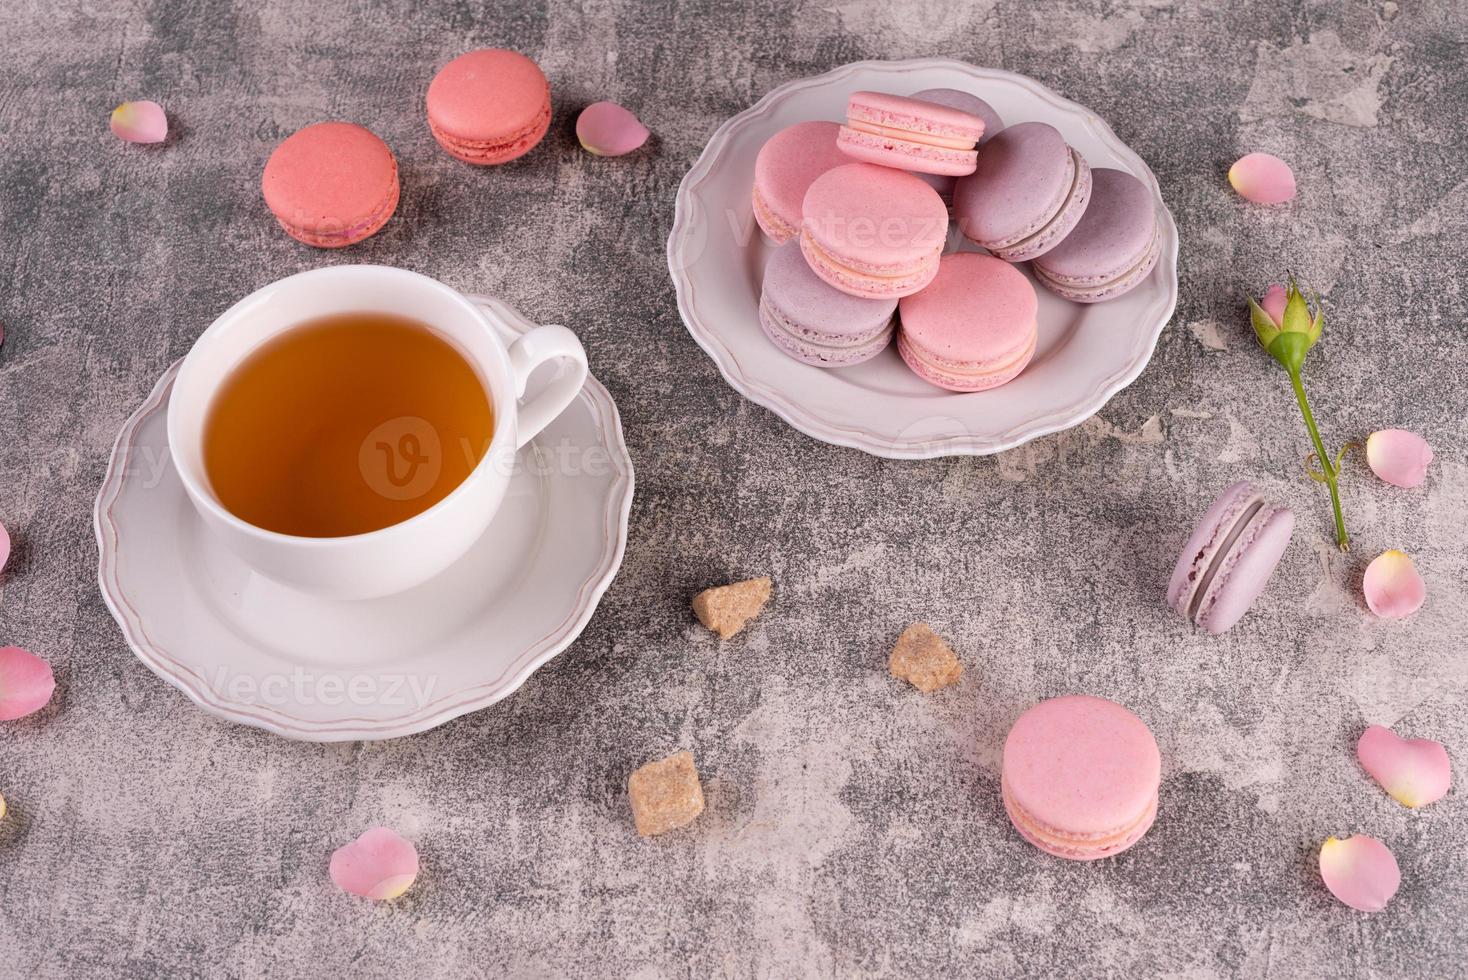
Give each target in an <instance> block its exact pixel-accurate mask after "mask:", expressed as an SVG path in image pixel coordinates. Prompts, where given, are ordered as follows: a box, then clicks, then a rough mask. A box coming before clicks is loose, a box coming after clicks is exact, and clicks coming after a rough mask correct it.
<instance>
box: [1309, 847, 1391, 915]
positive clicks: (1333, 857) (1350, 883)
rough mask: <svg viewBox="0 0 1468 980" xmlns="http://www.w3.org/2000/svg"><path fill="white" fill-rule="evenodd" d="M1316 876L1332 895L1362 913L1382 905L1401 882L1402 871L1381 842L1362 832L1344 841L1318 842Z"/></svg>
mask: <svg viewBox="0 0 1468 980" xmlns="http://www.w3.org/2000/svg"><path fill="white" fill-rule="evenodd" d="M1320 877H1321V878H1323V879H1325V887H1326V888H1329V889H1330V893H1331V894H1332V895H1334V896H1335V897H1336V898H1338V899H1340V900H1341V901H1342V902H1344V903H1346V904H1347V905H1349V906H1350V907H1351V908H1353V909H1358V910H1360V911H1362V912H1380V911H1381V910H1382V909H1384V908H1386V906H1387V903H1388V902H1390V901H1391V900H1392V896H1393V895H1395V894H1396V893H1397V887H1398V886H1399V885H1401V883H1402V872H1401V871H1400V870H1399V869H1398V868H1397V859H1396V858H1394V857H1392V852H1391V851H1389V850H1387V849H1386V845H1385V844H1383V843H1382V842H1381V841H1379V840H1377V839H1376V838H1374V837H1367V836H1365V835H1363V834H1356V835H1355V836H1354V837H1347V838H1346V839H1345V840H1337V839H1336V838H1334V837H1332V838H1330V839H1329V840H1327V841H1326V842H1325V843H1324V844H1322V845H1321V846H1320Z"/></svg>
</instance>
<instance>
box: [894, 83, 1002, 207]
mask: <svg viewBox="0 0 1468 980" xmlns="http://www.w3.org/2000/svg"><path fill="white" fill-rule="evenodd" d="M912 97H913V98H914V99H917V100H918V101H919V102H935V103H937V104H938V105H946V106H948V107H949V108H950V109H957V110H958V111H960V112H966V113H968V114H969V115H971V116H977V117H978V118H979V119H982V120H983V121H984V135H982V136H980V137H979V146H980V147H982V146H983V145H984V144H985V143H987V142H988V141H989V140H991V139H993V138H994V136H995V134H997V133H998V132H999V131H1000V130H1001V129H1003V128H1004V120H1003V119H1001V118H999V113H997V112H995V111H994V107H993V106H991V105H989V103H987V102H985V101H984V100H983V99H981V98H979V97H978V96H977V95H972V94H970V93H968V92H962V91H959V90H958V89H956V88H925V89H923V90H922V91H921V92H914V93H913V94H912ZM918 176H919V177H921V178H922V179H923V180H924V182H926V183H927V185H928V186H929V187H931V188H933V190H935V191H937V192H938V196H939V197H941V198H942V199H943V203H944V204H946V205H948V206H949V207H950V208H951V207H953V188H954V186H955V185H956V184H957V183H958V178H957V177H955V176H953V175H952V174H924V173H919V174H918Z"/></svg>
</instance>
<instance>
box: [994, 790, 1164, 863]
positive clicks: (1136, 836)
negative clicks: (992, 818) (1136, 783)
mask: <svg viewBox="0 0 1468 980" xmlns="http://www.w3.org/2000/svg"><path fill="white" fill-rule="evenodd" d="M999 793H1000V797H1001V799H1002V800H1003V802H1004V809H1005V812H1006V813H1008V814H1009V820H1010V823H1012V824H1014V828H1015V829H1016V830H1018V831H1019V832H1020V834H1021V835H1022V836H1023V837H1024V838H1025V839H1026V840H1028V841H1029V842H1030V843H1031V844H1034V845H1035V846H1036V847H1038V848H1040V850H1042V851H1045V852H1046V853H1048V854H1054V855H1056V856H1058V857H1067V858H1071V859H1074V860H1081V861H1090V860H1095V859H1097V858H1103V857H1110V856H1111V855H1113V854H1119V853H1121V852H1122V851H1124V850H1126V849H1127V848H1129V847H1131V846H1132V845H1133V844H1135V843H1136V842H1137V841H1139V840H1141V839H1142V836H1143V835H1144V834H1146V833H1147V831H1148V830H1150V829H1151V827H1152V824H1153V822H1154V821H1155V820H1156V819H1157V802H1158V797H1157V794H1155V793H1154V794H1153V795H1152V798H1151V800H1150V801H1148V804H1147V808H1146V809H1145V810H1143V811H1142V813H1141V815H1140V816H1138V817H1137V818H1136V819H1135V820H1133V821H1131V822H1130V823H1128V824H1125V825H1124V826H1122V827H1119V828H1117V829H1116V830H1110V831H1105V832H1103V833H1098V834H1086V833H1071V832H1068V831H1064V830H1060V829H1058V828H1055V827H1050V826H1048V825H1046V824H1045V823H1043V822H1042V821H1040V820H1037V819H1035V816H1034V814H1032V813H1030V812H1029V811H1028V810H1026V809H1025V808H1024V807H1022V806H1021V805H1020V804H1019V803H1018V802H1017V801H1016V800H1015V798H1014V795H1013V793H1012V792H1011V791H1010V788H1009V783H1008V782H1006V781H1005V780H1004V779H1003V777H1001V778H1000V780H999Z"/></svg>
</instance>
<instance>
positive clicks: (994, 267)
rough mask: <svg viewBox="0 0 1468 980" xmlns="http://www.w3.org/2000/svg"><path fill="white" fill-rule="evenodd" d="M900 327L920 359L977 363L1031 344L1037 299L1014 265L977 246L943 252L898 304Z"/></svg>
mask: <svg viewBox="0 0 1468 980" xmlns="http://www.w3.org/2000/svg"><path fill="white" fill-rule="evenodd" d="M899 309H900V312H901V317H902V332H903V334H904V335H905V336H906V337H907V340H908V342H909V343H910V344H912V345H913V346H914V347H916V348H917V349H918V351H920V352H921V353H922V354H924V355H926V356H925V357H924V360H934V361H941V362H945V363H947V364H950V365H954V366H971V367H977V368H982V367H984V366H986V365H996V364H997V365H1004V364H1008V363H1009V362H1011V361H1013V360H1014V359H1015V357H1017V356H1018V355H1019V354H1020V353H1021V352H1022V351H1024V350H1025V349H1026V348H1033V346H1034V342H1035V333H1036V315H1037V312H1038V310H1039V300H1038V299H1037V297H1036V296H1035V287H1034V286H1032V285H1030V281H1029V279H1027V278H1025V275H1024V274H1023V273H1022V272H1020V271H1019V270H1018V269H1016V268H1014V266H1012V265H1010V264H1009V263H1007V262H1004V261H1001V260H999V259H996V258H994V257H992V256H989V255H980V254H978V253H976V252H953V253H950V254H948V255H945V256H943V258H942V259H941V260H940V261H939V264H938V275H937V276H936V277H935V278H934V279H933V282H932V283H931V284H930V285H929V286H928V287H927V288H926V289H924V290H923V291H922V292H920V293H917V294H915V295H912V296H907V297H904V298H903V299H902V301H901V302H900V304H899Z"/></svg>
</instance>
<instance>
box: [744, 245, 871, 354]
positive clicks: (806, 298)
mask: <svg viewBox="0 0 1468 980" xmlns="http://www.w3.org/2000/svg"><path fill="white" fill-rule="evenodd" d="M896 312H897V300H896V299H893V298H891V297H889V298H887V299H866V298H863V297H860V296H852V295H850V294H848V293H843V292H842V291H841V290H839V289H837V288H835V287H834V286H832V285H830V284H828V283H827V282H826V281H825V280H823V279H822V278H821V277H820V276H818V275H816V274H815V273H814V272H812V271H811V268H810V265H809V263H807V262H806V261H805V256H804V255H803V254H802V253H801V251H800V243H799V242H787V243H786V244H784V245H782V246H780V247H779V248H777V249H776V250H775V251H774V254H772V255H771V256H770V260H769V261H768V262H767V263H765V283H764V289H763V291H762V292H761V294H760V300H759V322H760V326H761V327H763V328H764V331H765V334H766V335H767V336H769V338H770V340H772V341H773V342H774V344H775V346H776V347H778V348H780V350H782V351H784V352H785V353H786V354H789V355H790V356H791V357H793V358H795V359H796V360H797V361H801V362H803V363H805V364H811V365H814V366H815V367H847V366H848V365H851V364H860V363H861V362H862V361H867V360H871V359H872V358H873V357H876V356H877V355H878V354H880V353H881V352H882V351H884V350H886V348H887V345H888V344H889V343H891V342H892V333H893V330H894V324H895V322H896V317H895V315H894V314H896Z"/></svg>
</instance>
